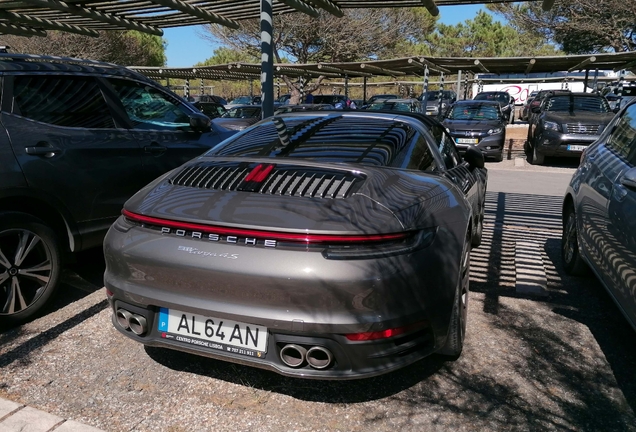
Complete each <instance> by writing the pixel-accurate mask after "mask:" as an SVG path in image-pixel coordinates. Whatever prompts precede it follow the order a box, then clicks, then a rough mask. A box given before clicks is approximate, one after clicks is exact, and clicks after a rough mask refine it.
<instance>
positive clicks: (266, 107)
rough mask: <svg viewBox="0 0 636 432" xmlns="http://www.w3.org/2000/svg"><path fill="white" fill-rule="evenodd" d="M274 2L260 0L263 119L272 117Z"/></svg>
mask: <svg viewBox="0 0 636 432" xmlns="http://www.w3.org/2000/svg"><path fill="white" fill-rule="evenodd" d="M273 1H274V0H261V104H262V113H263V118H266V117H271V116H273V115H274V47H273V45H272V40H273V33H274V18H273V16H272V7H273Z"/></svg>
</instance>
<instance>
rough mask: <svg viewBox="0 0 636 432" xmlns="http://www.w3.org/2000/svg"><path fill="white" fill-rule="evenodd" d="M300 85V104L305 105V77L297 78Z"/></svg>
mask: <svg viewBox="0 0 636 432" xmlns="http://www.w3.org/2000/svg"><path fill="white" fill-rule="evenodd" d="M298 81H299V84H300V103H305V77H300V78H298Z"/></svg>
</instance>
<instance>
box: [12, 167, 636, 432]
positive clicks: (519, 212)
mask: <svg viewBox="0 0 636 432" xmlns="http://www.w3.org/2000/svg"><path fill="white" fill-rule="evenodd" d="M548 162H549V163H550V161H548ZM489 168H490V174H489V191H488V196H487V206H486V223H485V231H484V242H483V244H482V246H481V247H479V248H477V249H475V250H474V251H473V254H472V257H471V260H472V262H471V290H472V292H471V295H470V304H469V323H468V331H467V336H466V345H465V349H464V352H463V354H462V356H461V357H460V358H459V359H458V360H457V361H455V362H451V361H444V360H442V359H440V358H438V357H437V356H431V357H429V358H427V359H424V360H422V361H420V362H418V363H416V364H414V365H412V366H409V367H407V368H405V369H402V370H400V371H397V372H395V373H391V374H388V375H384V376H381V377H377V378H373V379H368V380H361V381H350V382H321V381H304V380H297V379H290V378H284V377H281V376H278V375H276V374H274V373H270V372H266V371H261V370H257V369H253V368H249V367H243V366H237V365H233V364H230V363H224V362H220V361H215V360H210V359H206V358H201V357H197V356H192V355H187V354H183V353H179V352H174V351H170V350H164V349H156V348H144V347H143V346H141V345H139V344H137V343H134V342H132V341H131V340H129V339H127V338H125V337H123V336H121V335H120V334H119V333H118V332H116V331H115V330H114V329H113V327H112V325H111V323H110V315H111V314H110V311H109V310H108V309H107V308H106V300H105V294H104V292H103V289H102V288H101V284H102V279H101V277H102V274H101V273H102V272H103V264H102V260H103V257H102V256H101V255H100V253H99V251H92V252H89V253H86V254H83V255H82V256H80V257H79V258H78V262H77V263H75V264H73V265H70V266H69V267H68V268H67V269H66V270H65V272H64V281H65V284H64V286H63V288H64V289H63V290H62V293H61V294H62V295H61V296H59V299H58V301H57V304H56V305H55V306H54V307H52V308H51V311H50V312H49V313H48V314H47V315H45V316H43V317H42V318H40V319H38V320H35V321H33V322H31V323H29V324H27V325H24V326H22V327H19V328H15V329H11V330H8V331H5V332H4V333H0V398H3V399H5V405H6V404H7V403H9V405H10V402H9V400H10V401H13V402H16V403H17V404H23V405H27V406H28V407H32V408H35V409H38V410H43V411H46V412H48V413H50V414H52V415H54V416H57V417H59V418H63V419H71V420H73V421H74V422H79V423H83V424H87V425H92V426H94V427H96V428H99V429H103V430H105V431H175V432H176V431H259V432H261V431H294V430H298V431H336V430H339V431H369V430H371V431H376V430H377V431H392V432H393V431H396V430H399V431H444V430H452V431H464V430H465V431H484V430H489V431H500V430H515V431H517V430H519V431H537V430H549V431H605V430H607V431H636V416H635V414H634V413H635V411H636V380H635V379H634V374H635V371H636V343H635V342H636V333H634V332H633V331H632V329H631V328H630V327H629V325H628V324H627V323H626V321H625V320H624V319H623V318H622V316H621V315H620V313H619V312H618V310H617V308H616V307H615V306H614V304H613V303H612V301H611V300H610V298H609V296H608V295H607V294H606V293H605V291H604V290H603V288H602V287H601V285H600V284H599V283H598V282H597V281H596V280H595V279H594V278H593V277H587V278H571V277H569V276H567V275H565V274H564V273H563V271H562V270H561V261H560V254H559V245H560V235H561V232H560V230H561V226H560V224H561V222H560V205H561V197H562V195H563V191H564V190H565V187H566V185H567V183H568V181H569V178H570V176H571V175H572V172H573V165H572V164H569V163H565V164H562V163H561V162H559V161H557V162H555V163H553V164H552V166H548V167H531V166H528V165H527V164H524V163H523V161H522V160H515V159H514V158H513V159H511V160H506V161H504V162H501V163H493V164H489ZM524 275H530V276H532V277H530V278H529V279H524ZM528 280H530V281H534V282H533V283H534V285H532V283H530V282H528ZM528 287H530V288H528ZM1 406H2V404H0V407H1ZM12 406H13V405H12ZM1 422H2V414H1V413H0V430H2V423H1ZM6 430H9V429H6ZM24 430H38V429H35V428H32V429H29V428H26V429H24Z"/></svg>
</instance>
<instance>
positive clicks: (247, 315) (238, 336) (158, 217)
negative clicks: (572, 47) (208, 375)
mask: <svg viewBox="0 0 636 432" xmlns="http://www.w3.org/2000/svg"><path fill="white" fill-rule="evenodd" d="M486 180H487V172H486V170H485V169H484V158H483V156H482V154H481V153H480V152H479V151H478V150H476V149H469V150H468V151H467V152H466V154H465V155H464V158H463V159H461V158H460V156H459V154H458V153H457V150H456V148H455V145H454V143H453V139H452V138H451V137H450V136H449V135H448V134H447V132H446V129H445V128H444V127H443V126H441V125H440V124H439V123H438V122H437V121H435V120H432V119H430V118H427V117H426V116H424V115H421V114H407V113H395V112H392V113H388V112H384V113H383V112H373V113H370V112H355V111H353V112H342V111H338V112H336V111H333V112H328V111H320V112H310V113H290V114H284V115H281V116H276V117H272V118H269V119H265V120H263V121H261V122H259V123H257V124H256V125H254V126H253V127H251V128H249V129H246V130H245V131H243V132H241V133H239V134H237V135H234V136H233V137H231V138H229V139H228V140H226V141H224V142H222V143H221V144H219V145H218V146H217V147H215V148H213V149H212V150H211V151H209V152H208V153H206V154H204V155H203V156H201V157H199V158H197V159H194V160H192V161H190V162H188V163H186V164H185V165H183V166H181V167H179V168H177V169H176V170H173V171H171V172H169V173H167V174H166V175H164V176H162V177H160V178H158V179H157V180H155V181H154V182H153V183H151V184H150V185H148V186H146V187H145V188H144V189H142V190H141V191H139V192H138V193H137V194H136V195H135V196H133V197H132V198H131V199H130V200H129V201H128V202H127V203H126V205H125V208H124V210H123V211H122V215H121V217H120V218H119V219H118V220H117V221H116V222H115V224H114V225H113V226H112V227H111V229H110V231H109V232H108V235H107V237H106V240H105V243H104V251H105V257H106V275H105V283H106V288H107V295H108V298H109V301H110V305H111V307H112V310H113V324H114V325H115V327H116V328H117V329H118V330H119V331H120V332H122V333H123V334H125V335H126V336H128V337H130V338H132V339H134V340H136V341H138V342H140V343H143V344H146V345H150V346H161V347H167V348H172V349H175V350H181V351H186V352H190V353H196V354H199V355H203V356H209V357H214V358H218V359H222V360H226V361H231V362H237V363H243V364H248V365H252V366H256V367H260V368H265V369H269V370H273V371H275V372H278V373H281V374H283V375H289V376H295V377H304V378H316V379H349V378H363V377H369V376H374V375H378V374H382V373H386V372H389V371H392V370H395V369H397V368H401V367H403V366H406V365H408V364H410V363H413V362H415V361H417V360H419V359H421V358H422V357H424V356H427V355H429V354H431V353H435V352H437V353H440V354H443V355H447V356H450V357H457V356H459V354H460V353H461V351H462V346H463V341H464V334H465V331H466V312H467V302H468V273H469V265H470V264H469V263H470V250H471V247H473V246H477V245H479V243H480V241H481V233H482V227H483V212H484V199H485V190H486Z"/></svg>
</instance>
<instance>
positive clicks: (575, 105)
mask: <svg viewBox="0 0 636 432" xmlns="http://www.w3.org/2000/svg"><path fill="white" fill-rule="evenodd" d="M532 112H533V114H534V115H535V116H534V117H533V124H532V135H529V138H528V142H527V144H526V153H527V154H528V159H529V160H530V162H531V163H533V164H535V165H541V164H543V162H544V158H545V156H561V157H563V156H565V157H580V155H581V153H582V152H583V150H585V149H586V148H587V146H588V145H590V144H592V143H593V142H594V141H596V140H597V139H598V138H599V136H600V135H601V133H602V132H603V130H604V129H605V127H606V126H607V124H608V123H609V122H610V121H611V120H612V118H614V112H612V110H611V109H610V107H609V104H608V102H607V100H606V99H605V98H604V97H603V96H601V95H599V94H596V93H572V92H570V93H554V94H550V95H548V96H546V97H545V98H544V99H543V101H542V102H541V106H540V107H533V108H532Z"/></svg>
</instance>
